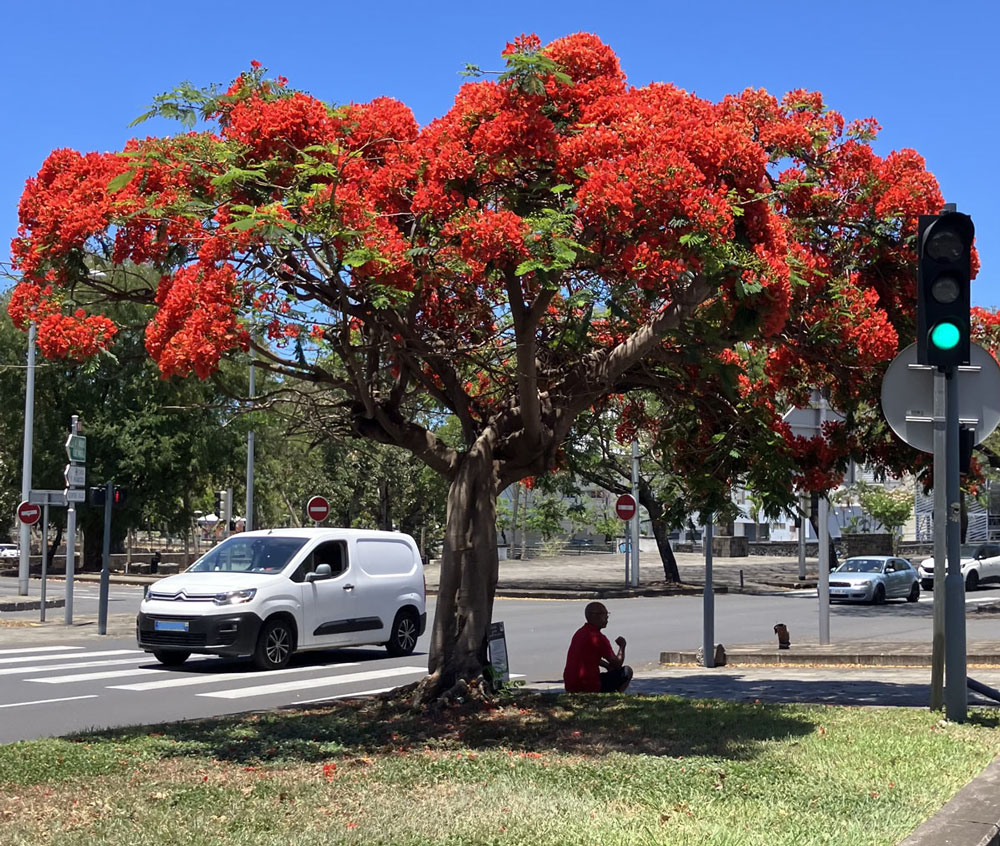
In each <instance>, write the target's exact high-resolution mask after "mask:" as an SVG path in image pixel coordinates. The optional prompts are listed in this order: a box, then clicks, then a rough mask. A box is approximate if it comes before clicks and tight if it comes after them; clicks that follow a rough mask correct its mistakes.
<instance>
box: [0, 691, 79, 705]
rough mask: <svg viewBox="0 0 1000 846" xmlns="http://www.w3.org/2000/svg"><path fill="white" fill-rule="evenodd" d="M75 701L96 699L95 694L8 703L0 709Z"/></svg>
mask: <svg viewBox="0 0 1000 846" xmlns="http://www.w3.org/2000/svg"><path fill="white" fill-rule="evenodd" d="M77 699H97V694H96V693H88V694H87V695H86V696H63V697H62V698H60V699H35V700H33V701H31V702H8V703H7V704H6V705H0V708H20V707H21V706H22V705H48V704H49V703H50V702H73V701H75V700H77Z"/></svg>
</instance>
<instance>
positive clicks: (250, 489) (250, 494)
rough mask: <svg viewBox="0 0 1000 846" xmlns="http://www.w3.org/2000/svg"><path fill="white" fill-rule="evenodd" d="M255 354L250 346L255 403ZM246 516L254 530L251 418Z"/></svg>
mask: <svg viewBox="0 0 1000 846" xmlns="http://www.w3.org/2000/svg"><path fill="white" fill-rule="evenodd" d="M253 361H254V354H253V347H250V403H251V406H252V404H253V398H254V394H255V393H256V391H255V387H254V372H253V371H254V367H253ZM246 509H247V510H246V517H245V518H244V520H243V527H244V529H245V530H246V531H248V532H250V531H252V530H253V422H252V418H251V424H250V431H248V432H247V504H246Z"/></svg>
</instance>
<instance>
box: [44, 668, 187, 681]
mask: <svg viewBox="0 0 1000 846" xmlns="http://www.w3.org/2000/svg"><path fill="white" fill-rule="evenodd" d="M167 672H169V670H158V669H156V668H155V667H131V668H129V669H127V670H104V671H103V672H100V673H72V674H70V675H68V676H49V677H48V678H44V679H25V681H30V682H38V683H39V684H63V683H69V682H78V681H91V680H94V679H120V678H122V677H123V676H135V675H141V676H148V675H149V674H150V673H167Z"/></svg>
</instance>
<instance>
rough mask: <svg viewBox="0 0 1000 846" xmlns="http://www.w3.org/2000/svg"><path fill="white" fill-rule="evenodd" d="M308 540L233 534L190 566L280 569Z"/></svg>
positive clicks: (206, 570) (199, 569)
mask: <svg viewBox="0 0 1000 846" xmlns="http://www.w3.org/2000/svg"><path fill="white" fill-rule="evenodd" d="M305 543H306V538H288V537H281V538H269V537H243V536H241V535H234V536H233V537H231V538H227V539H226V540H224V541H223V542H222V543H220V544H219V545H218V546H217V547H215V548H214V549H212V550H210V551H209V552H207V553H205V554H204V555H203V556H202V557H201V558H199V559H198V560H197V561H195V562H194V564H192V565H191V566H190V567H188V569H187V572H188V573H218V572H225V573H258V574H261V575H268V574H272V575H273V574H274V573H280V572H281V571H282V570H284V569H285V566H286V565H287V564H288V562H289V561H291V560H292V558H293V557H294V555H295V553H296V552H298V551H299V550H300V549H302V547H303V546H304V545H305Z"/></svg>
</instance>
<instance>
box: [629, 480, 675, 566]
mask: <svg viewBox="0 0 1000 846" xmlns="http://www.w3.org/2000/svg"><path fill="white" fill-rule="evenodd" d="M639 502H640V504H641V505H643V506H645V508H646V513H647V514H649V523H650V525H651V526H652V527H653V537H654V538H656V549H657V551H658V552H659V553H660V562H661V563H662V564H663V577H664V578H665V579H666V580H667V581H668V582H674V583H677V582H680V580H681V574H680V571H678V569H677V558H676V557H674V550H673V549H672V548H671V546H670V527H669V526H668V525H667V524H666V522H665V521H664V519H663V511H664V508H663V503H661V502H660V501H659V500H658V499H656V497H654V496H653V492H652V491H651V490H650V489H649V486H648V485H645V484H643V483H642V482H641V481H640V483H639Z"/></svg>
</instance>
